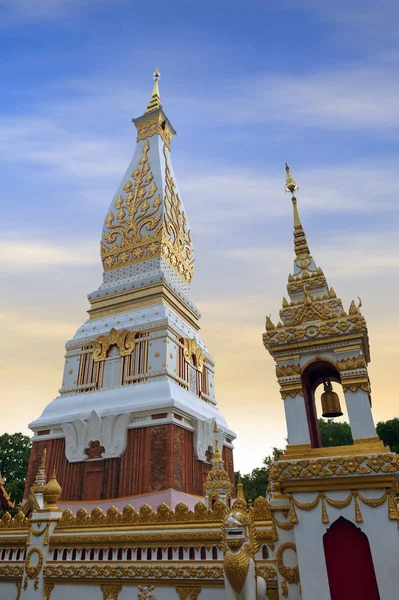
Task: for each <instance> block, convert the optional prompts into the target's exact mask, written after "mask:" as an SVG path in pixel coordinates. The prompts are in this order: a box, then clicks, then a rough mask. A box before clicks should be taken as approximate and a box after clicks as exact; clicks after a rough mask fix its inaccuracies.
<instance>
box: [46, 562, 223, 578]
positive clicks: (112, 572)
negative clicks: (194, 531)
mask: <svg viewBox="0 0 399 600" xmlns="http://www.w3.org/2000/svg"><path fill="white" fill-rule="evenodd" d="M44 575H45V577H49V578H54V579H58V578H68V579H69V578H78V579H96V578H98V577H108V578H112V579H113V578H116V579H120V578H127V579H150V578H155V579H162V578H165V579H177V578H178V579H223V568H222V567H219V566H209V567H208V566H204V565H198V566H188V565H183V566H172V565H170V566H162V565H133V564H129V565H117V566H112V565H88V564H80V565H77V564H57V565H47V566H45V567H44Z"/></svg>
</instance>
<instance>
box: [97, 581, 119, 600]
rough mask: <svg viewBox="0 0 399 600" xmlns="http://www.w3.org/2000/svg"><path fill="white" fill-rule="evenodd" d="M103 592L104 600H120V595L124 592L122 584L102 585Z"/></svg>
mask: <svg viewBox="0 0 399 600" xmlns="http://www.w3.org/2000/svg"><path fill="white" fill-rule="evenodd" d="M100 588H101V591H102V593H103V600H118V599H119V594H120V593H121V591H122V584H121V583H114V584H108V583H103V584H101V585H100Z"/></svg>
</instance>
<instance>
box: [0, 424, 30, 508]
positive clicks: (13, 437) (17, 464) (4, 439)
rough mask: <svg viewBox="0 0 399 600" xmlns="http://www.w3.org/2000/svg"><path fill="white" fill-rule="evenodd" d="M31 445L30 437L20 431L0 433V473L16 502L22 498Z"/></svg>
mask: <svg viewBox="0 0 399 600" xmlns="http://www.w3.org/2000/svg"><path fill="white" fill-rule="evenodd" d="M31 446H32V444H31V441H30V438H29V437H28V436H27V435H23V434H22V433H12V434H9V433H3V435H0V473H1V474H2V476H3V477H4V481H5V488H6V490H7V492H8V493H9V494H10V495H11V498H12V499H13V500H15V502H16V504H18V503H19V502H20V501H21V500H22V498H23V493H24V486H25V478H26V473H27V470H28V463H29V454H30V449H31Z"/></svg>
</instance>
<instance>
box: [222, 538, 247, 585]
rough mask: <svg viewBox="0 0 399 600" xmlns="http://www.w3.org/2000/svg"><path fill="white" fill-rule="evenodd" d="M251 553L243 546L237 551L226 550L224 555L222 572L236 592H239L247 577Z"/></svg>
mask: <svg viewBox="0 0 399 600" xmlns="http://www.w3.org/2000/svg"><path fill="white" fill-rule="evenodd" d="M250 560H251V555H250V553H249V551H248V549H247V548H246V547H245V546H244V547H243V548H241V549H240V550H239V551H238V552H237V553H234V552H232V551H231V550H227V552H225V555H224V572H225V575H226V577H227V580H228V582H229V583H230V585H231V587H232V588H233V590H234V591H235V592H236V594H241V592H242V590H243V587H244V585H245V582H246V580H247V577H248V571H249V564H250Z"/></svg>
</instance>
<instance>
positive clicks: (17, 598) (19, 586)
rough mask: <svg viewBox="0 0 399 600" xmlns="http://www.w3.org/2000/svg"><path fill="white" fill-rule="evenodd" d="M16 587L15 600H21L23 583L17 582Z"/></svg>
mask: <svg viewBox="0 0 399 600" xmlns="http://www.w3.org/2000/svg"><path fill="white" fill-rule="evenodd" d="M15 585H16V586H17V597H16V599H15V600H19V599H20V597H21V590H22V581H16V582H15Z"/></svg>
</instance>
